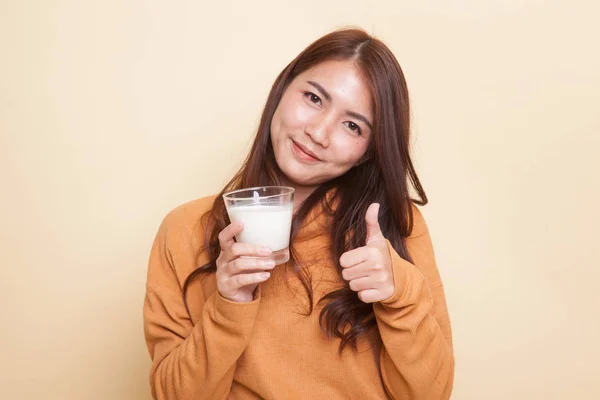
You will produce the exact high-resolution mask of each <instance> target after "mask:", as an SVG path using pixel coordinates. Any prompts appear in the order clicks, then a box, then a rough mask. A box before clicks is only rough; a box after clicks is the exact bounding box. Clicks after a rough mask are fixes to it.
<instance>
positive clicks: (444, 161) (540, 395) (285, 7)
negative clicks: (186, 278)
mask: <svg viewBox="0 0 600 400" xmlns="http://www.w3.org/2000/svg"><path fill="white" fill-rule="evenodd" d="M286 3H289V4H286ZM597 4H598V3H597V2H593V1H587V2H586V1H583V0H579V1H568V2H567V1H546V2H544V1H541V0H540V1H531V0H529V1H525V0H511V1H481V0H460V1H452V2H449V1H448V2H444V1H431V0H430V1H419V2H416V1H410V2H409V1H389V2H383V1H374V2H367V1H357V0H352V1H350V0H340V1H328V2H322V1H320V0H319V1H316V0H307V1H303V2H298V1H291V2H282V1H269V2H258V3H257V2H256V1H252V2H250V1H248V2H243V1H237V2H234V1H218V2H200V1H178V2H164V1H132V0H129V1H123V0H119V1H117V0H110V1H104V2H92V1H87V2H84V1H76V0H73V1H67V0H54V1H23V0H21V1H7V0H2V1H1V2H0V45H1V46H0V49H1V50H2V51H1V53H0V57H1V58H0V133H1V139H0V149H1V157H0V174H1V175H0V178H1V180H0V183H1V185H2V196H1V197H0V205H1V207H0V213H1V214H0V218H1V228H0V235H1V236H0V239H1V241H0V251H1V261H2V266H1V276H0V285H1V286H0V296H1V297H0V299H1V303H0V304H1V314H0V317H1V321H2V329H0V343H1V345H2V349H1V350H2V362H1V363H0V379H1V382H0V398H2V399H42V398H43V399H103V400H104V399H148V398H149V389H148V383H147V374H148V369H149V356H148V354H147V351H146V347H145V343H144V341H143V330H142V315H141V307H142V300H143V295H144V282H145V273H146V262H147V257H148V252H149V249H150V245H151V242H152V239H153V237H154V234H155V232H156V229H157V227H158V224H159V223H160V221H161V219H162V217H163V216H164V215H165V214H166V213H167V212H168V211H169V210H170V209H171V208H173V207H175V206H177V205H178V204H181V203H183V202H185V201H188V200H191V199H193V198H196V197H200V196H204V195H207V194H209V193H212V192H215V191H217V190H218V189H219V187H220V186H221V185H222V184H223V183H224V182H225V180H226V179H227V178H228V177H229V176H230V174H231V172H232V171H233V170H234V168H235V167H236V166H238V165H239V162H240V160H241V158H242V156H243V155H244V154H245V152H246V150H247V148H248V145H249V143H250V140H251V137H252V134H253V130H254V128H255V126H256V125H257V122H258V118H259V113H260V111H261V107H262V106H263V103H264V100H265V98H266V95H267V92H268V89H269V87H270V85H271V83H272V82H273V80H274V78H275V77H276V75H277V73H278V72H279V71H280V70H281V69H282V68H283V67H284V66H285V65H286V64H287V63H288V62H289V61H290V60H291V59H292V58H293V57H294V56H295V55H296V54H297V53H298V52H299V51H300V50H301V49H302V48H304V47H305V46H306V45H308V44H309V43H310V42H311V41H312V40H314V39H316V38H317V37H318V36H320V35H322V34H324V33H326V32H328V31H329V30H331V29H333V28H337V27H341V26H346V25H352V24H357V25H360V26H362V27H364V28H366V29H367V30H368V31H370V32H372V33H374V34H376V35H378V36H379V37H381V38H382V39H383V40H384V41H386V43H388V44H389V46H390V47H391V48H392V50H393V51H394V52H395V54H396V55H397V57H398V59H399V61H400V63H401V65H402V66H403V68H404V71H405V73H406V76H407V80H408V83H409V86H410V89H411V91H412V100H413V114H414V125H413V126H414V132H415V134H416V140H415V147H414V151H415V157H416V162H417V165H418V170H419V171H420V175H421V177H422V180H423V183H424V185H425V188H426V190H427V193H428V195H429V197H430V199H431V203H430V205H429V206H427V207H426V208H425V209H424V214H425V216H426V218H427V220H428V222H429V225H430V227H431V231H432V235H433V239H434V244H435V247H436V251H437V255H438V259H439V266H440V269H441V273H442V276H443V280H444V282H445V285H446V288H447V297H448V303H449V307H450V312H451V317H452V321H453V328H454V334H455V347H456V358H457V370H456V384H455V391H454V395H453V399H459V400H462V399H465V400H467V399H477V400H479V399H598V398H600V383H599V382H598V381H599V380H600V367H599V365H600V362H599V360H600V344H599V337H600V321H599V315H600V312H599V311H598V303H600V301H599V300H600V296H599V294H598V293H599V290H598V280H599V278H600V272H599V267H600V251H599V247H600V246H599V245H598V243H597V240H598V238H599V235H598V228H597V227H598V225H599V224H600V211H599V209H598V204H599V203H600V202H599V200H600V184H599V181H600V180H599V179H598V176H597V175H598V172H599V171H600V162H599V160H598V159H599V147H600V132H599V129H600V117H599V114H598V106H599V104H600V95H599V93H600V56H599V52H598V38H600V30H599V28H598V27H597V25H596V24H597V21H596V19H597V16H598V15H599V13H600V6H599V5H597Z"/></svg>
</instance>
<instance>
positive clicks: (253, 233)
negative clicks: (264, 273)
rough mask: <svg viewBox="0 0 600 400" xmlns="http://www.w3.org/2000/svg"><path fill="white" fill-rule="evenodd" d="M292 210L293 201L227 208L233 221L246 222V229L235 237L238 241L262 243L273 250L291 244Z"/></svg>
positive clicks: (284, 247)
mask: <svg viewBox="0 0 600 400" xmlns="http://www.w3.org/2000/svg"><path fill="white" fill-rule="evenodd" d="M292 211H293V204H292V203H289V204H285V205H272V206H268V205H267V206H266V205H258V206H232V207H228V208H227V213H228V214H229V219H231V222H237V221H241V222H243V223H244V230H243V231H242V232H241V233H240V234H239V235H236V237H235V238H236V240H237V241H238V242H240V243H250V244H260V245H263V246H267V247H269V248H270V249H271V250H273V251H278V250H283V249H286V248H287V247H288V246H289V244H290V230H291V227H292Z"/></svg>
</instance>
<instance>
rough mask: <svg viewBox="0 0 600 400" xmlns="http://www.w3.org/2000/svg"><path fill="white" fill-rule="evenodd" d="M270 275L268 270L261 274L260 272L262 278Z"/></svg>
mask: <svg viewBox="0 0 600 400" xmlns="http://www.w3.org/2000/svg"><path fill="white" fill-rule="evenodd" d="M270 276H271V274H270V273H268V272H263V273H262V274H260V277H261V278H262V279H268V278H269V277H270Z"/></svg>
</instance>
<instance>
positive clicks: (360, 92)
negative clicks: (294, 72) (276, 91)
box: [271, 61, 373, 186]
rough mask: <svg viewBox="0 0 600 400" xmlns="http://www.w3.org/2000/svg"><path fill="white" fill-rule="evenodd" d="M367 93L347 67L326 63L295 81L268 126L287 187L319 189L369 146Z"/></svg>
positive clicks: (357, 75) (345, 63) (370, 108)
mask: <svg viewBox="0 0 600 400" xmlns="http://www.w3.org/2000/svg"><path fill="white" fill-rule="evenodd" d="M372 125H373V106H372V102H371V93H370V91H369V89H368V87H367V84H366V83H365V81H364V79H363V78H362V76H361V74H360V72H359V70H358V69H357V68H356V67H355V66H354V64H353V63H352V62H351V61H326V62H323V63H321V64H318V65H317V66H315V67H313V68H311V69H309V70H306V71H304V72H303V73H302V74H300V75H298V76H297V77H296V78H295V79H294V80H293V81H292V82H291V83H290V85H289V86H288V88H287V89H286V90H285V92H284V93H283V96H282V98H281V101H280V103H279V105H278V107H277V109H276V110H275V114H274V115H273V119H272V121H271V143H272V145H273V150H274V152H275V159H276V161H277V165H278V166H279V168H280V169H281V171H282V172H283V173H284V174H285V176H286V177H287V178H288V179H289V180H290V184H292V185H296V186H298V185H299V186H318V185H320V184H322V183H324V182H327V181H329V180H331V179H333V178H336V177H338V176H341V175H343V174H344V173H346V172H347V171H348V170H349V169H350V168H352V167H353V166H354V165H356V164H357V162H358V161H359V160H360V159H361V157H362V156H363V155H364V154H365V152H366V150H367V147H368V145H369V141H370V140H371V135H372V132H371V129H372V128H371V127H372Z"/></svg>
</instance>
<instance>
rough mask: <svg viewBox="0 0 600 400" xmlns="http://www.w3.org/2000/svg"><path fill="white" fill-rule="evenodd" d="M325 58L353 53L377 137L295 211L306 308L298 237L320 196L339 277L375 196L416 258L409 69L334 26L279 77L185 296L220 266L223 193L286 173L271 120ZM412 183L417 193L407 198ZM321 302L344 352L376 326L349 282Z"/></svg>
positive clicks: (399, 241)
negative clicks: (298, 80) (291, 89)
mask: <svg viewBox="0 0 600 400" xmlns="http://www.w3.org/2000/svg"><path fill="white" fill-rule="evenodd" d="M327 60H351V61H353V62H354V63H355V65H356V66H357V67H358V68H359V69H360V71H361V72H362V74H363V77H364V79H365V81H366V82H367V84H368V85H369V88H370V90H371V95H372V101H373V106H374V121H373V123H374V124H373V134H372V141H371V143H370V144H369V148H368V149H367V153H366V154H365V157H364V158H363V160H364V161H363V162H362V163H360V164H359V165H358V166H355V167H353V168H352V169H350V170H349V171H348V172H346V173H345V174H344V175H342V176H340V177H337V178H335V179H332V180H330V181H329V182H326V183H324V184H322V185H321V186H320V187H319V188H317V190H315V191H314V192H313V193H312V194H311V195H310V196H309V197H308V198H307V199H306V201H304V203H303V204H302V205H301V207H300V208H299V209H298V212H297V213H296V214H295V215H294V219H293V223H292V233H291V240H290V249H291V252H290V253H291V257H290V265H291V266H292V268H293V270H294V271H295V272H296V273H298V274H299V277H300V281H301V282H302V285H303V287H304V289H305V291H306V294H307V296H308V299H309V310H308V311H307V314H310V313H311V312H312V310H313V305H314V300H313V291H312V284H311V280H310V275H309V274H308V273H307V271H306V270H305V269H303V268H302V267H301V266H300V265H299V257H298V256H297V254H296V252H295V251H294V239H295V238H296V236H297V234H298V232H299V230H300V227H301V226H302V224H303V222H304V220H305V219H306V217H307V216H308V215H309V213H310V211H311V210H312V209H313V208H314V207H315V206H317V205H318V204H319V203H321V204H322V205H323V206H324V209H326V210H329V213H330V214H331V217H332V222H331V225H330V235H331V258H332V261H333V262H334V263H335V265H336V267H337V269H338V273H339V275H340V279H341V271H342V268H341V266H340V265H339V258H340V256H341V255H342V254H343V253H344V252H346V251H348V250H351V249H354V248H357V247H360V246H364V244H365V241H366V232H367V228H366V222H365V218H364V216H365V214H366V211H367V208H368V207H369V205H370V204H371V203H374V202H377V203H379V204H380V205H381V207H380V211H379V222H380V226H381V229H382V232H383V234H384V236H385V237H386V238H387V239H388V240H389V241H390V243H391V244H392V246H393V247H394V249H395V250H396V251H397V252H398V254H399V255H400V256H401V257H402V258H404V259H406V260H408V261H411V260H410V256H409V254H408V251H407V249H406V246H405V243H404V238H406V237H408V236H409V235H410V233H411V231H412V225H413V216H412V211H411V202H415V203H416V204H420V205H424V204H427V196H426V195H425V192H424V190H423V188H422V187H421V183H420V182H419V179H418V177H417V174H416V172H415V169H414V167H413V164H412V161H411V159H410V154H409V143H410V140H409V137H410V107H409V100H408V89H407V86H406V82H405V79H404V74H403V72H402V69H401V68H400V65H399V64H398V61H397V60H396V58H395V57H394V55H393V54H392V52H391V51H390V50H389V49H388V47H387V46H386V45H385V44H384V43H383V42H381V41H380V40H378V39H376V38H374V37H372V36H371V35H369V34H368V33H366V32H365V31H363V30H361V29H343V30H337V31H334V32H331V33H329V34H327V35H325V36H323V37H321V38H320V39H318V40H316V41H315V42H313V43H312V44H311V45H309V46H308V47H307V48H306V49H305V50H304V51H302V52H301V53H300V54H299V55H298V56H297V57H296V58H295V59H294V60H293V61H292V62H291V63H290V64H288V65H287V66H286V67H285V69H284V70H283V71H282V72H281V73H280V74H279V76H278V77H277V79H276V80H275V83H274V84H273V86H272V88H271V91H270V93H269V96H268V98H267V102H266V105H265V108H264V110H263V113H262V117H261V119H260V124H259V126H258V131H257V134H256V137H255V139H254V143H253V145H252V148H251V150H250V152H249V154H248V156H247V158H246V160H245V161H244V164H243V166H242V167H241V168H240V170H239V171H238V172H237V173H236V174H235V176H234V177H233V178H232V179H231V180H230V181H229V182H228V183H227V185H225V187H224V188H223V190H222V191H221V192H220V193H219V195H218V196H217V197H216V199H215V201H214V203H213V206H212V209H211V210H209V211H208V212H207V213H206V214H204V215H203V216H202V222H203V223H201V224H199V226H200V227H201V226H205V232H204V238H205V240H204V246H203V247H201V249H200V250H199V254H200V253H202V252H203V251H207V252H208V257H209V259H210V262H208V263H207V264H206V265H203V266H201V267H199V268H198V269H196V270H195V271H194V272H192V273H191V274H190V275H189V276H188V277H187V279H186V281H185V283H184V286H183V294H184V301H186V293H187V288H188V286H189V284H190V282H191V281H192V280H193V279H194V278H196V277H197V276H198V275H199V274H204V273H212V272H214V271H216V259H217V257H218V256H219V253H220V246H219V240H218V234H219V232H220V231H221V230H223V229H224V228H225V227H226V226H227V225H228V224H229V218H228V216H227V211H226V209H225V205H224V203H223V198H222V195H223V194H224V193H225V192H227V191H230V190H234V189H239V188H244V187H253V186H262V185H279V184H280V176H281V175H282V172H281V170H280V169H279V167H278V166H277V163H276V161H275V156H274V153H273V147H272V145H271V140H270V125H271V119H272V118H273V114H274V113H275V110H276V108H277V106H278V104H279V101H280V99H281V97H282V95H283V93H284V91H285V90H286V88H287V87H288V86H289V84H290V83H291V82H292V81H293V79H294V78H295V77H296V76H298V75H299V74H300V73H302V72H303V71H306V70H307V69H309V68H311V67H314V66H316V65H317V64H319V63H321V62H324V61H327ZM411 185H412V188H413V189H414V191H415V192H416V195H417V199H411V198H410V194H409V188H410V186H411ZM330 190H333V197H332V198H330V199H329V200H326V198H327V197H326V194H327V193H328V192H329V191H330ZM332 201H335V203H336V207H334V208H332V207H331V204H332V203H331V202H332ZM200 229H202V228H200ZM344 282H345V281H344ZM318 302H319V303H320V302H323V303H324V306H323V308H322V310H321V313H320V315H319V317H320V318H319V321H320V325H321V327H322V329H323V330H324V331H325V332H326V333H327V334H329V335H330V336H337V337H339V338H340V339H341V343H340V351H342V350H343V348H344V347H345V346H346V345H348V344H350V345H351V346H353V347H354V348H356V345H357V338H358V337H359V336H361V335H364V334H368V333H372V332H373V331H376V327H377V324H376V321H375V317H374V313H373V306H372V304H366V303H363V302H362V301H361V300H360V299H359V298H358V296H357V295H356V293H355V292H353V291H352V290H350V288H349V287H348V284H347V283H345V287H343V288H342V289H339V290H336V291H333V292H331V293H328V294H327V295H325V296H324V297H323V298H321V299H318ZM186 306H187V303H186Z"/></svg>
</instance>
